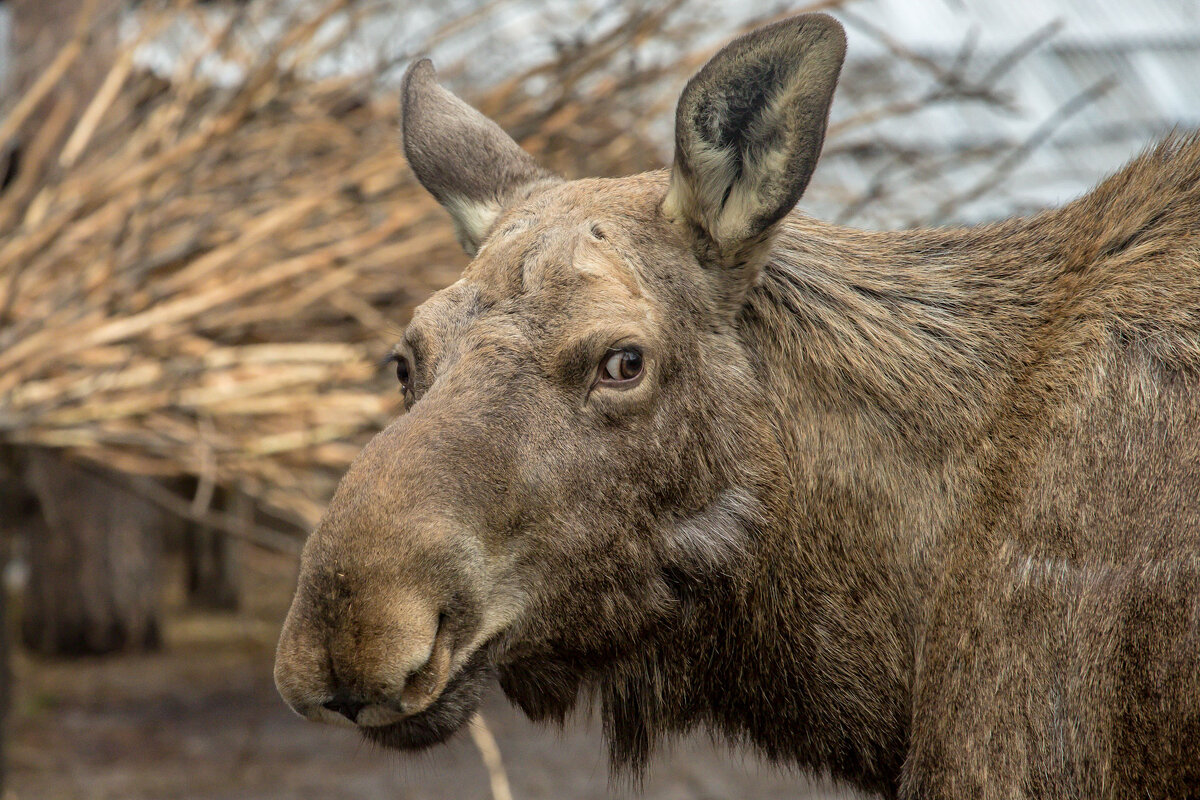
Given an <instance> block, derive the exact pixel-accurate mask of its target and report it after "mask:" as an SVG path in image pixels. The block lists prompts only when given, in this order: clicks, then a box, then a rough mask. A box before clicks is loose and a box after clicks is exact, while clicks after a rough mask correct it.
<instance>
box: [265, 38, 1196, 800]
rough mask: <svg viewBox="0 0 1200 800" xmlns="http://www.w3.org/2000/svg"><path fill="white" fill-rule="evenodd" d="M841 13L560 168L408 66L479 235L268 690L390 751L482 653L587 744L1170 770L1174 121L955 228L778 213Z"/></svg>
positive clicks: (451, 189)
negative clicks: (1112, 172)
mask: <svg viewBox="0 0 1200 800" xmlns="http://www.w3.org/2000/svg"><path fill="white" fill-rule="evenodd" d="M844 48H845V40H844V35H843V32H842V30H841V28H840V26H839V25H838V24H837V23H836V22H835V21H833V20H832V19H831V18H830V17H827V16H823V15H808V16H801V17H796V18H794V19H790V20H787V21H784V22H781V23H778V24H775V25H772V26H769V27H766V28H763V29H760V30H758V31H755V32H754V33H751V34H749V35H748V36H745V37H743V38H741V39H738V40H736V41H734V42H733V43H732V44H730V45H729V46H728V47H726V48H725V49H724V50H722V51H721V52H720V53H718V54H717V55H716V56H715V57H714V58H713V60H712V61H711V62H710V63H709V64H707V65H706V66H705V67H704V68H703V69H702V70H701V71H700V72H699V73H698V74H697V75H696V76H695V77H694V78H693V79H692V81H691V82H690V83H689V84H688V85H687V87H686V88H685V89H684V92H683V95H682V97H681V98H680V101H679V107H678V114H677V121H676V130H675V162H674V165H673V167H672V168H671V169H670V170H669V171H661V172H654V173H649V174H645V175H639V176H635V177H630V178H622V179H618V180H581V181H573V182H566V181H563V180H561V179H559V178H558V177H556V176H554V175H552V174H550V173H548V172H546V171H545V170H543V169H542V168H540V167H539V166H538V165H537V164H535V163H534V161H533V160H532V159H531V158H530V157H529V156H528V155H527V154H526V153H524V152H523V151H522V150H521V149H520V148H519V147H518V146H517V145H516V144H515V143H514V142H513V141H512V140H511V139H509V138H508V137H507V136H506V135H505V134H504V133H503V132H502V131H501V130H500V129H499V128H498V127H497V126H496V125H495V124H494V123H492V122H490V121H489V120H487V119H485V118H484V117H482V116H481V115H480V114H479V113H477V112H476V111H474V110H473V109H471V108H470V107H469V106H467V105H466V104H465V103H463V102H462V101H461V100H459V99H457V98H455V97H454V96H453V95H451V94H450V93H448V92H447V91H445V90H444V89H442V88H440V87H439V86H438V84H437V83H436V80H435V75H434V72H433V68H432V67H431V66H430V64H429V62H427V61H421V62H418V63H416V64H414V65H413V66H412V67H411V68H410V69H409V72H408V74H407V76H406V78H405V82H404V89H403V92H404V114H403V129H404V130H403V132H404V146H405V152H406V154H407V156H408V159H409V162H410V164H411V166H412V169H413V171H414V172H415V173H416V175H417V177H418V179H419V180H420V181H421V182H422V183H423V184H424V185H425V186H426V187H427V188H428V189H429V190H430V191H431V192H432V193H433V194H434V195H435V196H436V197H437V199H438V200H439V201H441V203H442V204H443V205H444V206H445V207H446V208H447V210H449V212H450V214H451V216H452V217H453V220H454V224H455V228H456V230H457V232H458V235H459V238H460V240H461V241H462V243H463V245H464V247H465V248H466V249H467V250H468V251H469V252H471V253H473V254H474V256H475V257H474V259H473V261H472V262H471V264H470V265H469V266H468V267H467V269H466V271H465V272H464V274H463V276H462V279H461V280H459V281H458V282H457V283H455V284H454V285H453V286H450V287H449V288H447V289H445V290H443V291H441V292H438V293H437V294H436V295H434V297H432V298H431V299H430V300H428V301H427V302H426V303H425V304H424V305H422V306H421V307H420V308H419V309H417V311H416V313H415V315H414V317H413V320H412V323H411V325H410V326H409V328H408V330H407V332H406V333H405V336H404V339H403V341H402V342H400V343H399V344H398V345H397V347H396V350H395V355H394V358H395V361H396V368H397V374H398V375H399V377H400V379H401V383H402V389H403V392H404V395H405V398H406V402H407V406H408V409H407V411H406V413H405V414H403V415H401V416H400V417H399V418H398V419H397V420H396V421H394V422H393V423H392V424H391V425H390V426H389V427H388V428H387V429H386V430H384V431H383V432H381V433H380V434H379V435H378V436H376V437H375V439H374V440H373V441H372V442H371V443H370V444H368V445H367V447H366V448H365V449H364V450H363V452H362V454H361V455H360V456H359V457H358V459H357V460H356V461H355V463H354V464H353V465H352V466H351V468H350V470H349V471H348V472H347V474H346V476H345V478H344V479H343V480H342V482H341V485H340V486H339V488H338V490H337V493H336V495H335V496H334V498H333V500H332V502H331V504H330V506H329V509H328V512H327V514H326V516H325V519H324V520H323V521H322V523H321V525H320V527H319V528H318V530H317V531H315V532H314V533H313V535H312V536H311V537H310V539H309V541H308V543H307V546H306V548H305V552H304V557H303V561H302V564H301V568H300V578H299V586H298V589H297V592H296V597H295V600H294V602H293V604H292V608H291V611H290V613H289V615H288V618H287V621H286V623H285V626H284V630H283V634H282V637H281V640H280V643H279V652H278V657H277V663H276V680H277V684H278V686H279V689H280V692H281V693H282V694H283V696H284V698H285V699H286V700H287V701H288V703H290V704H291V706H292V707H293V708H294V709H296V711H298V712H299V713H301V714H303V715H305V716H307V717H309V718H311V719H314V720H321V721H328V722H340V723H342V724H346V725H354V726H356V727H357V728H358V729H359V730H360V731H361V732H362V734H363V735H364V736H366V738H368V739H370V740H372V741H375V742H378V743H380V744H383V745H387V746H392V747H397V748H420V747H425V746H428V745H431V744H434V743H436V742H440V741H442V740H444V739H446V738H447V737H449V736H450V735H451V734H453V733H454V732H455V731H456V730H457V729H458V728H459V727H460V726H461V725H462V724H463V723H464V722H465V721H466V720H467V719H469V717H470V716H471V715H472V714H473V713H474V709H475V707H476V705H477V703H478V697H479V692H480V689H481V687H482V686H483V685H484V684H485V683H486V682H487V681H488V680H489V679H490V678H491V677H492V676H493V675H498V677H499V680H500V684H501V686H502V687H503V689H504V691H505V692H506V694H507V695H508V697H509V698H511V699H512V700H513V702H515V703H517V704H518V705H519V706H520V707H521V708H522V709H523V710H524V711H525V712H527V713H528V714H529V715H530V716H531V717H533V718H535V719H551V720H558V719H561V718H562V717H563V716H564V715H566V714H567V713H569V712H570V710H571V709H572V707H573V706H574V705H575V704H576V703H577V701H579V700H580V699H581V698H582V699H583V700H587V699H589V698H592V697H596V698H598V700H599V705H600V708H601V709H602V714H603V716H604V719H605V722H606V726H605V727H606V730H607V731H608V734H609V738H610V744H611V752H612V757H613V760H614V763H615V764H616V765H618V766H632V767H634V768H639V767H642V766H644V765H645V763H646V760H647V757H648V755H649V754H650V752H651V751H652V749H653V747H654V745H655V743H656V742H658V741H660V740H661V739H663V738H664V737H669V736H671V735H674V734H678V733H680V732H683V731H686V730H689V729H692V728H695V727H705V728H708V729H710V730H713V731H715V732H718V733H720V734H722V735H724V736H725V737H726V738H727V739H729V740H730V741H732V742H734V743H748V744H750V745H752V746H754V747H756V748H758V749H759V750H760V751H762V752H764V753H765V754H766V755H768V756H769V757H771V758H773V759H777V760H779V761H781V762H786V763H791V764H797V765H800V766H803V767H807V768H811V769H814V770H819V771H828V772H830V773H832V775H834V776H835V777H836V778H839V779H841V780H844V781H847V782H849V783H851V784H853V785H855V786H857V787H859V788H862V789H865V790H868V791H875V792H878V793H880V794H882V795H885V796H901V797H911V798H917V797H920V798H926V797H944V798H967V797H981V798H982V797H988V798H990V797H997V798H999V797H1004V798H1012V797H1096V798H1099V797H1112V798H1127V797H1128V798H1132V797H1138V798H1147V797H1162V798H1167V797H1172V798H1181V797H1195V796H1198V795H1200V560H1198V558H1197V555H1198V554H1200V390H1198V388H1197V387H1198V386H1200V263H1198V257H1200V242H1198V241H1197V232H1198V230H1200V140H1197V139H1196V138H1194V137H1175V138H1171V139H1169V140H1167V141H1166V142H1163V143H1162V144H1160V145H1159V146H1157V147H1156V148H1154V149H1153V150H1150V151H1148V152H1147V153H1146V154H1144V155H1142V156H1141V157H1139V158H1138V159H1136V160H1135V161H1134V162H1133V163H1131V164H1130V165H1129V166H1127V167H1126V168H1125V169H1124V170H1122V171H1121V172H1120V173H1118V174H1117V175H1116V176H1114V177H1112V178H1110V179H1109V180H1107V181H1105V182H1104V183H1103V184H1101V185H1100V186H1099V187H1098V188H1097V189H1095V190H1094V191H1093V192H1092V193H1091V194H1089V195H1087V196H1086V197H1083V198H1082V199H1080V200H1078V201H1076V202H1074V203H1072V204H1070V205H1068V206H1066V207H1064V208H1062V209H1059V210H1055V211H1050V212H1046V213H1043V214H1040V215H1037V216H1034V217H1031V218H1028V219H1020V220H1011V221H1008V222H1004V223H1001V224H997V225H989V226H984V227H978V228H969V229H960V230H920V231H908V232H901V233H867V232H862V231H856V230H850V229H846V228H840V227H836V226H832V225H829V224H826V223H822V222H817V221H814V220H811V219H808V218H806V217H804V216H801V215H800V214H798V213H795V212H793V207H794V205H795V204H796V202H797V200H798V198H799V197H800V196H801V193H802V192H803V191H804V188H805V186H806V184H807V182H808V179H809V177H810V175H811V174H812V171H813V169H814V167H815V164H816V160H817V156H818V154H819V153H820V149H821V143H822V139H823V136H824V131H825V125H826V120H827V115H828V110H829V105H830V102H831V99H832V96H833V91H834V86H835V84H836V81H837V76H838V72H839V70H840V67H841V63H842V58H843V54H844Z"/></svg>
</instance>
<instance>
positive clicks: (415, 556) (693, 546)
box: [275, 14, 845, 748]
mask: <svg viewBox="0 0 1200 800" xmlns="http://www.w3.org/2000/svg"><path fill="white" fill-rule="evenodd" d="M844 52H845V37H844V33H843V31H842V29H841V26H840V25H839V24H838V23H837V22H835V21H834V20H833V19H832V18H830V17H828V16H825V15H819V14H813V15H805V16H800V17H796V18H792V19H788V20H785V21H783V22H779V23H777V24H773V25H770V26H768V27H765V28H762V29H759V30H757V31H755V32H753V33H751V34H749V35H747V36H744V37H742V38H740V39H737V40H736V41H734V42H733V43H731V44H730V45H728V46H727V47H725V48H724V49H723V50H721V51H720V52H719V53H718V54H717V55H716V56H715V57H714V58H713V59H712V60H711V61H710V62H709V63H708V64H707V65H706V66H704V67H703V69H701V70H700V71H699V73H697V74H696V75H695V77H693V78H692V80H691V81H690V82H689V83H688V84H687V86H686V88H685V89H684V91H683V93H682V96H681V97H680V100H679V105H678V110H677V116H676V124H675V159H674V164H673V166H672V167H671V169H670V170H662V171H657V172H651V173H647V174H643V175H638V176H634V177H628V178H620V179H587V180H578V181H564V180H562V179H561V178H559V177H557V176H556V175H553V174H551V173H550V172H548V171H546V170H545V169H543V168H541V167H539V166H538V165H537V164H536V163H535V162H534V160H533V159H532V158H531V157H530V156H529V155H528V154H527V153H525V152H524V151H523V150H522V149H521V148H520V147H519V146H518V145H517V144H516V143H515V142H514V141H513V140H512V139H511V138H509V137H508V136H507V135H506V134H505V133H504V132H503V131H502V130H501V129H500V128H499V127H498V126H497V125H496V124H495V123H493V122H491V121H490V120H488V119H486V118H485V117H483V116H482V115H481V114H480V113H478V112H477V111H476V110H474V109H473V108H471V107H470V106H468V105H467V104H466V103H464V102H463V101H462V100H460V99H458V98H457V97H455V96H454V95H452V94H451V93H449V92H448V91H446V90H445V89H443V88H442V87H440V86H439V85H438V83H437V82H436V75H435V73H434V69H433V66H432V65H431V64H430V62H429V61H427V60H422V61H418V62H416V63H415V64H413V65H412V66H411V67H410V68H409V70H408V73H407V74H406V76H405V78H404V83H403V140H404V151H405V154H406V156H407V158H408V161H409V163H410V165H411V167H412V169H413V172H414V173H415V174H416V176H417V178H418V179H419V180H420V182H421V183H422V184H423V185H424V186H425V188H426V189H428V190H429V191H430V192H431V193H432V194H433V196H434V197H435V198H437V200H438V201H439V202H440V203H441V204H442V205H443V206H444V207H445V208H446V210H447V211H448V212H449V213H450V216H451V218H452V219H453V223H454V227H455V230H456V232H457V235H458V238H459V240H460V242H461V243H462V245H463V247H464V248H465V249H466V251H467V252H468V253H469V254H471V255H472V256H473V260H472V261H471V262H470V264H469V266H468V267H467V268H466V270H465V271H464V273H463V275H462V277H461V279H460V280H459V281H458V282H456V283H455V284H453V285H452V286H450V287H448V288H446V289H443V290H442V291H440V292H438V293H436V294H435V295H434V296H433V297H431V298H430V299H429V300H427V301H426V302H425V303H424V304H422V305H421V306H420V307H419V308H418V309H417V310H416V312H415V313H414V315H413V318H412V321H411V324H410V325H409V326H408V329H407V330H406V332H405V333H404V336H403V339H402V340H401V341H400V342H399V343H398V344H397V345H396V346H395V348H394V352H393V356H392V358H393V360H394V362H395V366H396V371H397V376H398V378H399V381H400V385H401V390H402V392H403V395H404V399H405V412H404V413H403V414H402V415H400V416H399V417H398V418H397V419H396V420H395V421H394V422H392V423H391V425H390V426H389V427H387V428H386V429H385V430H384V431H382V432H381V433H379V434H378V435H377V436H376V437H375V438H374V439H373V440H372V441H371V442H370V443H369V444H368V445H367V446H366V448H365V449H364V450H363V452H362V453H361V454H360V455H359V456H358V458H357V459H356V460H355V462H354V463H353V465H352V466H351V467H350V469H349V471H348V472H347V473H346V475H345V476H344V477H343V479H342V481H341V483H340V485H339V487H338V489H337V492H336V494H335V496H334V497H333V500H332V502H331V503H330V505H329V508H328V510H327V512H326V514H325V517H324V519H323V520H322V522H321V523H320V525H319V527H318V528H317V529H316V530H315V531H314V532H313V534H312V535H311V537H310V538H309V540H308V542H307V544H306V546H305V549H304V554H303V558H302V562H301V568H300V577H299V586H298V589H297V591H296V595H295V599H294V601H293V603H292V607H291V610H290V612H289V614H288V617H287V620H286V623H285V625H284V629H283V633H282V637H281V639H280V642H279V649H278V655H277V661H276V670H275V676H276V682H277V685H278V688H279V691H280V692H281V694H282V695H283V697H284V698H285V699H286V700H287V702H288V703H289V704H290V705H291V706H292V708H294V709H295V710H296V711H297V712H298V713H300V714H302V715H304V716H305V717H308V718H310V719H312V720H316V721H324V722H334V723H341V724H345V725H353V726H356V727H357V728H358V729H360V730H361V731H362V733H363V734H364V735H365V736H366V737H367V738H368V739H370V740H372V741H375V742H378V743H381V744H384V745H387V746H392V747H397V748H421V747H425V746H428V745H431V744H433V743H436V742H439V741H442V740H444V739H446V738H447V737H448V736H450V735H451V734H453V733H454V732H455V731H456V730H457V729H458V728H459V727H460V726H461V725H462V724H463V723H464V722H465V721H467V720H468V719H469V717H470V716H471V715H472V714H473V712H474V709H475V707H476V706H477V704H478V701H479V697H480V691H481V688H482V687H483V686H484V685H485V683H486V682H487V680H489V679H490V678H491V677H492V676H494V675H497V674H498V675H499V678H500V682H501V686H502V687H503V688H504V690H505V692H506V693H507V694H508V696H509V697H510V698H511V699H512V700H513V701H514V702H516V703H517V704H519V705H520V706H521V707H522V708H523V709H524V710H525V711H526V712H527V713H528V714H530V715H531V716H533V717H535V718H547V717H549V718H559V717H561V716H562V715H563V714H565V713H566V712H567V711H568V710H569V709H570V708H571V707H572V705H573V704H574V703H575V702H576V699H577V698H578V697H579V696H580V695H581V693H582V694H585V695H586V693H587V691H589V690H593V691H600V692H601V693H604V692H609V693H617V694H619V693H620V692H621V691H623V690H622V688H621V687H622V686H623V685H625V684H624V683H623V681H627V680H628V679H632V678H631V676H632V675H634V674H635V673H637V674H642V673H644V672H645V671H646V670H647V669H648V668H649V667H648V666H647V665H648V664H649V662H651V661H654V660H655V659H660V660H662V659H666V660H670V658H669V657H668V656H666V655H664V654H666V653H670V652H672V648H673V647H676V646H682V645H681V644H680V643H681V642H682V641H683V639H684V638H686V636H687V635H688V632H689V631H694V630H696V629H698V628H703V627H705V626H711V625H712V624H713V623H712V621H711V620H710V619H708V618H707V617H706V613H704V612H702V609H706V608H710V607H711V604H712V603H713V602H715V601H716V600H719V599H720V598H722V597H730V598H732V597H736V596H738V595H739V593H744V592H745V591H746V590H747V589H746V587H747V586H749V585H750V584H751V583H752V582H753V576H754V574H755V573H756V571H758V570H760V569H762V565H763V564H764V562H766V561H769V560H770V558H771V557H772V556H771V553H770V552H768V551H767V549H766V548H765V546H764V544H763V542H764V537H763V536H761V535H760V532H761V531H763V530H767V529H778V528H780V527H781V526H783V525H784V523H785V519H786V517H787V516H788V515H789V514H790V513H792V512H791V511H789V510H788V505H789V495H790V493H791V492H792V487H791V485H790V481H791V480H792V478H791V474H792V473H791V470H790V469H789V465H788V461H789V454H788V450H789V442H788V441H786V437H783V436H781V435H780V430H781V429H780V426H779V424H778V417H779V415H781V414H786V413H787V411H786V408H787V400H786V395H787V392H788V389H787V387H786V386H781V385H780V382H779V379H778V378H777V377H776V376H775V375H773V374H772V371H771V370H770V369H769V365H767V364H765V363H764V361H763V359H762V358H761V357H760V354H759V353H758V352H756V348H755V346H754V342H753V338H754V336H753V335H751V334H748V333H747V331H746V329H747V326H750V325H755V324H758V323H760V322H761V320H758V319H756V318H755V315H756V313H757V312H755V311H754V309H753V308H751V307H749V306H748V305H747V297H748V296H749V295H750V294H751V293H752V292H753V291H754V290H755V287H756V285H757V284H758V282H759V278H760V273H761V271H762V268H763V265H764V264H765V263H766V261H767V260H768V257H769V255H770V254H771V251H772V247H773V242H774V238H775V234H776V232H777V229H778V228H779V226H780V222H781V220H782V219H783V218H784V217H785V216H786V215H787V214H788V213H789V212H790V211H791V210H792V209H793V207H794V206H795V204H796V202H797V200H798V199H799V198H800V196H801V194H802V193H803V191H804V189H805V187H806V185H807V184H808V182H809V178H810V177H811V175H812V172H813V169H814V167H815V165H816V161H817V158H818V155H819V154H820V151H821V145H822V141H823V138H824V134H825V128H826V123H827V119H828V113H829V106H830V102H831V99H832V96H833V92H834V87H835V85H836V81H837V77H838V73H839V70H840V68H841V65H842V60H843V56H844ZM781 398H782V399H781ZM678 657H679V658H683V656H678ZM701 657H702V656H697V658H701ZM663 668H664V669H666V667H663ZM680 680H681V681H683V682H685V683H686V682H688V681H702V680H716V679H715V678H706V677H704V676H703V675H701V674H700V673H694V674H690V675H689V676H688V677H686V678H682V677H681V678H680ZM672 691H673V692H676V693H677V697H678V698H680V699H677V700H670V699H667V698H666V697H665V696H660V697H659V699H658V700H657V701H655V702H659V703H686V702H687V701H686V700H685V699H682V698H685V697H686V696H687V691H686V688H685V687H676V688H675V689H673V690H672ZM660 695H661V693H660ZM618 705H619V703H618ZM644 705H645V704H644V703H643V707H642V708H641V709H640V711H639V712H638V713H640V714H651V715H653V714H655V713H659V714H660V715H662V714H665V712H664V711H662V710H660V711H659V712H655V711H654V710H653V709H651V708H645V707H644ZM616 713H632V712H629V711H624V712H621V711H618V712H616Z"/></svg>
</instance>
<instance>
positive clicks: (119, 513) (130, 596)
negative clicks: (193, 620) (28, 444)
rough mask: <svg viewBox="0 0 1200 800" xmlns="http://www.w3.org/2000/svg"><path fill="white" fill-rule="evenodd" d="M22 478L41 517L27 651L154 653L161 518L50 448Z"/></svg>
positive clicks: (26, 623)
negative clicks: (133, 651)
mask: <svg viewBox="0 0 1200 800" xmlns="http://www.w3.org/2000/svg"><path fill="white" fill-rule="evenodd" d="M25 477H26V481H27V483H28V484H29V487H30V489H31V490H32V491H33V493H34V495H35V496H36V497H37V500H38V504H39V507H40V511H41V515H40V520H39V529H38V530H36V531H35V533H34V535H32V536H31V537H30V542H29V582H28V586H27V589H26V597H25V607H24V614H23V618H22V625H21V634H22V639H23V641H24V642H25V644H26V646H27V647H29V648H30V649H31V650H34V651H36V652H38V653H42V654H44V655H55V656H78V655H94V654H101V653H111V652H114V651H116V650H145V649H152V648H155V647H157V646H158V645H159V643H160V636H159V616H158V606H159V603H158V594H159V591H158V569H159V563H158V562H159V558H158V556H159V551H160V548H161V536H160V534H161V530H162V529H163V528H164V527H165V526H166V524H167V520H166V519H165V517H164V515H163V513H162V512H160V511H158V509H156V508H154V507H153V506H151V505H150V504H149V503H148V502H147V501H146V500H144V499H142V498H141V497H139V496H137V495H135V494H133V493H132V492H130V491H129V490H128V489H125V488H123V487H121V486H118V485H117V484H116V483H114V482H111V481H109V480H106V479H104V478H102V477H100V476H99V475H97V474H95V473H93V472H90V471H88V470H86V469H84V468H82V467H80V466H78V465H76V464H73V463H71V462H69V461H67V460H66V459H65V458H63V457H62V456H60V455H58V454H56V453H53V452H50V451H45V450H35V451H32V452H31V453H30V454H29V456H28V461H27V464H26V475H25Z"/></svg>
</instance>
